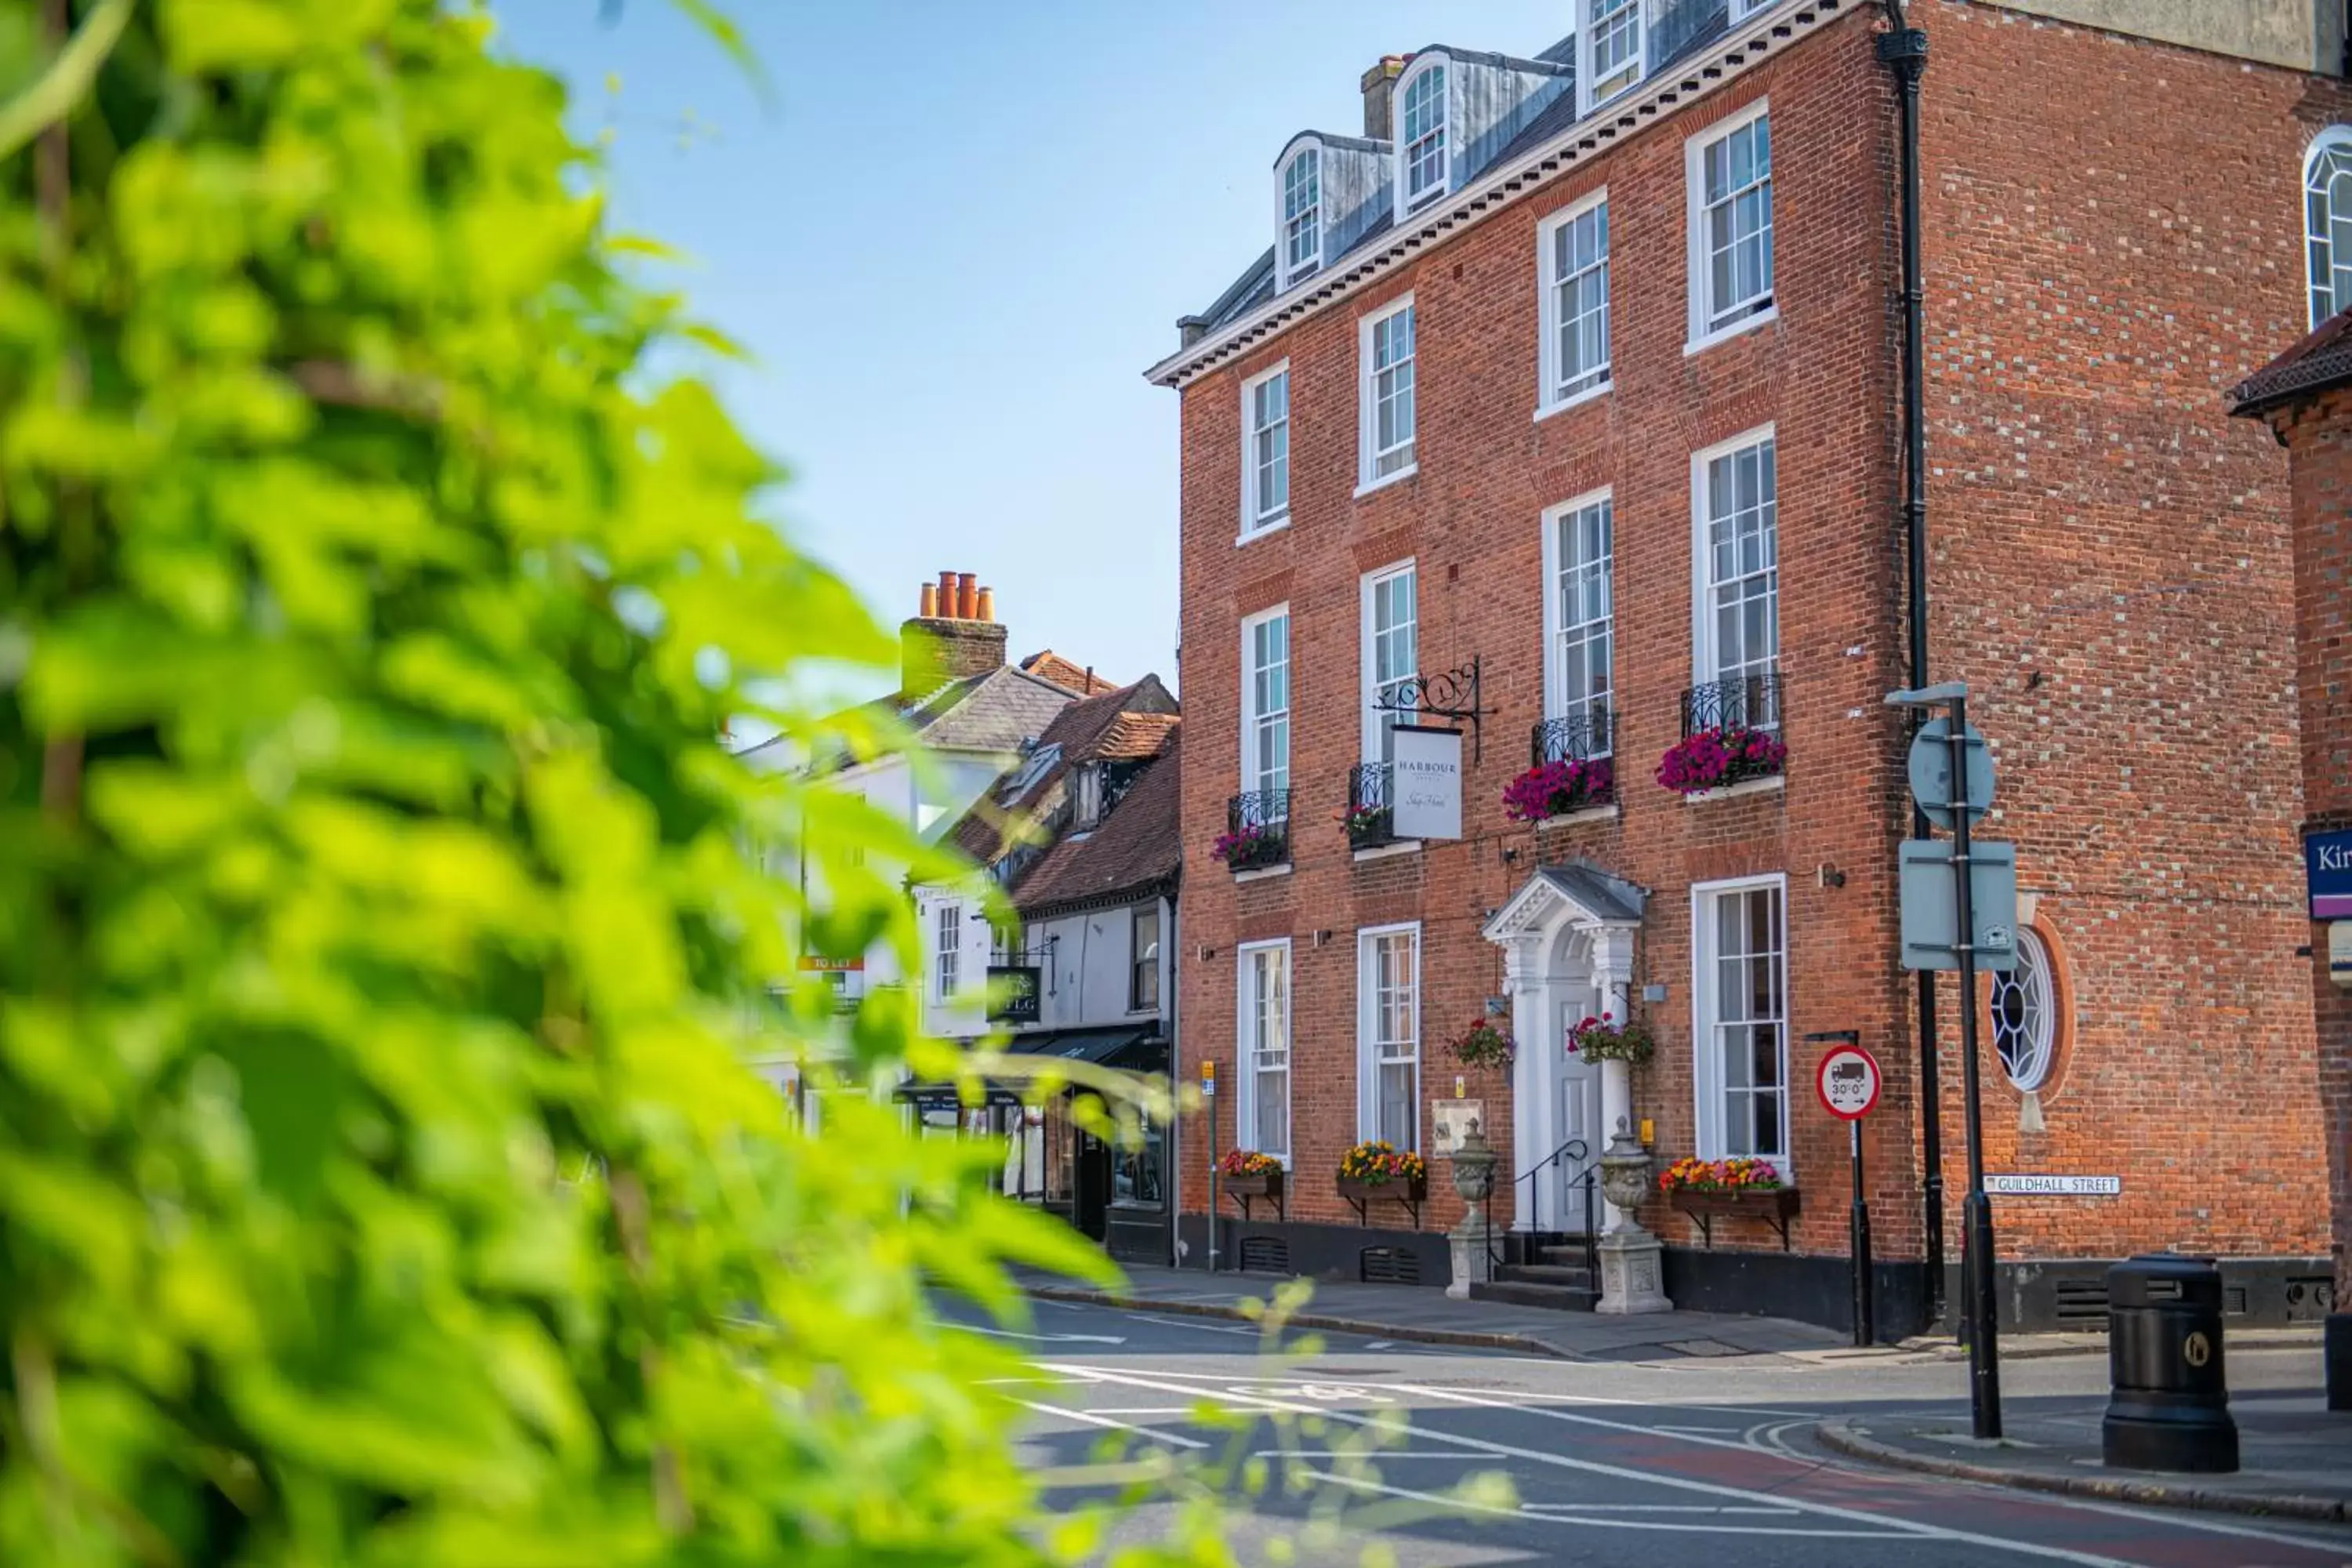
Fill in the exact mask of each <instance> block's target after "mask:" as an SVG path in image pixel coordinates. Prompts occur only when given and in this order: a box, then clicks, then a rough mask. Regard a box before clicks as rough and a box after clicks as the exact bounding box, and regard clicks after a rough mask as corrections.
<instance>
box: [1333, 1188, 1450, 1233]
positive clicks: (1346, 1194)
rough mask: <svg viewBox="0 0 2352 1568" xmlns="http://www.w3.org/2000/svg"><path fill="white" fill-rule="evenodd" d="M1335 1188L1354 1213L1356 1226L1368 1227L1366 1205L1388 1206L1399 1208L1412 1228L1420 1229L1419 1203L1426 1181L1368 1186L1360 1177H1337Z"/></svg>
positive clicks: (1426, 1193) (1368, 1219)
mask: <svg viewBox="0 0 2352 1568" xmlns="http://www.w3.org/2000/svg"><path fill="white" fill-rule="evenodd" d="M1339 1195H1340V1196H1341V1197H1343V1198H1345V1199H1347V1200H1348V1206H1349V1207H1350V1208H1352V1209H1354V1210H1355V1211H1356V1223H1357V1224H1358V1225H1360V1226H1368V1227H1369V1226H1370V1225H1371V1223H1372V1220H1371V1215H1370V1214H1369V1213H1367V1212H1366V1210H1365V1205H1367V1204H1376V1203H1391V1204H1402V1205H1404V1207H1405V1208H1406V1210H1408V1211H1409V1212H1410V1213H1411V1214H1412V1228H1413V1229H1415V1230H1419V1229H1420V1228H1421V1205H1422V1203H1423V1200H1424V1199H1426V1198H1427V1197H1428V1196H1429V1184H1428V1182H1427V1180H1426V1179H1424V1180H1422V1181H1419V1182H1412V1181H1406V1180H1404V1179H1402V1177H1391V1179H1389V1180H1388V1181H1385V1182H1368V1181H1366V1180H1365V1179H1364V1178H1363V1177H1361V1176H1341V1177H1339Z"/></svg>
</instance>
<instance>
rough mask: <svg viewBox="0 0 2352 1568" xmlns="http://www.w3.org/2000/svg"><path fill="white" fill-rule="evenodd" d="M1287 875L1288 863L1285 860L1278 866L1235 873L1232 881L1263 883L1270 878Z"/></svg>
mask: <svg viewBox="0 0 2352 1568" xmlns="http://www.w3.org/2000/svg"><path fill="white" fill-rule="evenodd" d="M1289 875H1290V862H1289V861H1287V860H1285V861H1284V862H1283V863H1282V864H1281V865H1279V866H1259V867H1257V868H1254V869H1252V870H1248V871H1236V872H1234V881H1236V882H1263V881H1265V880H1266V879H1268V878H1270V877H1287V876H1289Z"/></svg>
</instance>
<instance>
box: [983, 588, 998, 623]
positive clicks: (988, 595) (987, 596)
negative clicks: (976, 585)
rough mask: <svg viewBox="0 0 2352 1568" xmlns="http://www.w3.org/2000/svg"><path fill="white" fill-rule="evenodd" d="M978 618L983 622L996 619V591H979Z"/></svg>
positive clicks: (989, 589) (988, 589) (991, 589)
mask: <svg viewBox="0 0 2352 1568" xmlns="http://www.w3.org/2000/svg"><path fill="white" fill-rule="evenodd" d="M980 618H981V619H982V620H983V621H992V620H994V619H995V618H996V590H995V589H993V588H982V590H981V591H980Z"/></svg>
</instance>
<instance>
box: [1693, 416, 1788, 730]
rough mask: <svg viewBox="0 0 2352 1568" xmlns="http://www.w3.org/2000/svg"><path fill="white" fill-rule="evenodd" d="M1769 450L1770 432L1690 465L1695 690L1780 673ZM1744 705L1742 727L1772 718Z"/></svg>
mask: <svg viewBox="0 0 2352 1568" xmlns="http://www.w3.org/2000/svg"><path fill="white" fill-rule="evenodd" d="M1774 451H1775V444H1774V441H1773V438H1772V433H1771V432H1770V431H1769V430H1765V431H1763V432H1761V433H1759V434H1754V435H1750V436H1745V437H1740V438H1739V439H1738V440H1737V441H1735V442H1732V443H1730V444H1728V445H1727V446H1725V447H1717V448H1715V449H1713V450H1711V451H1707V452H1702V453H1701V454H1699V457H1698V458H1697V460H1696V465H1695V466H1696V468H1697V470H1698V472H1697V475H1696V479H1697V490H1698V494H1697V496H1696V506H1695V508H1694V510H1695V511H1696V514H1697V518H1698V524H1699V538H1698V549H1699V554H1700V573H1699V574H1700V579H1701V588H1700V603H1699V614H1698V625H1697V626H1696V628H1695V629H1694V635H1693V638H1692V640H1693V643H1694V645H1695V650H1696V654H1697V656H1698V657H1697V658H1696V666H1697V674H1698V679H1699V683H1700V684H1702V685H1705V684H1707V683H1710V682H1718V681H1748V680H1751V679H1756V678H1759V677H1763V676H1769V675H1771V674H1773V673H1775V672H1776V671H1777V670H1778V669H1779V668H1780V495H1779V480H1778V479H1777V477H1776V474H1775V458H1774ZM1743 700H1745V699H1743ZM1747 706H1748V709H1749V710H1751V717H1750V718H1749V719H1748V720H1747V722H1750V723H1755V724H1759V725H1761V724H1766V723H1770V722H1776V721H1777V720H1778V712H1779V710H1778V704H1776V703H1769V702H1766V701H1764V700H1762V699H1761V698H1760V697H1759V698H1758V699H1757V700H1752V701H1748V702H1747Z"/></svg>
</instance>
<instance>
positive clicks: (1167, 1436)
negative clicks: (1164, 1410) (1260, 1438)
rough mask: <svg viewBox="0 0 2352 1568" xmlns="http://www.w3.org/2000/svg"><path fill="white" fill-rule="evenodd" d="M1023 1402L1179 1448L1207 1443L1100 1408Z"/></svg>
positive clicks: (1035, 1409) (1045, 1411) (1041, 1411)
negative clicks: (1123, 1418) (1114, 1415)
mask: <svg viewBox="0 0 2352 1568" xmlns="http://www.w3.org/2000/svg"><path fill="white" fill-rule="evenodd" d="M1020 1403H1021V1404H1023V1405H1027V1406H1028V1407H1029V1408H1030V1409H1032V1410H1034V1411H1037V1412H1039V1413H1041V1414H1043V1415H1059V1416H1061V1417H1062V1418H1063V1419H1065V1420H1068V1421H1080V1422H1084V1423H1085V1424H1086V1425H1087V1426H1103V1427H1108V1428H1109V1429H1110V1430H1111V1431H1114V1432H1132V1433H1134V1434H1135V1435H1136V1436H1139V1437H1150V1438H1154V1439H1156V1440H1158V1441H1160V1442H1162V1443H1172V1444H1174V1445H1175V1446H1176V1447H1179V1448H1205V1447H1208V1445H1207V1444H1206V1443H1203V1442H1202V1441H1201V1440H1200V1439H1199V1438H1197V1437H1187V1436H1184V1435H1183V1434H1182V1433H1181V1432H1163V1431H1161V1430H1160V1428H1158V1427H1157V1426H1134V1425H1133V1424H1131V1423H1129V1422H1126V1421H1114V1420H1112V1419H1111V1418H1110V1417H1109V1416H1108V1415H1103V1414H1102V1413H1101V1412H1100V1411H1098V1410H1072V1409H1070V1408H1068V1407H1067V1406H1066V1405H1043V1404H1040V1403H1038V1402H1037V1401H1036V1400H1034V1399H1024V1400H1022V1401H1020Z"/></svg>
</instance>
